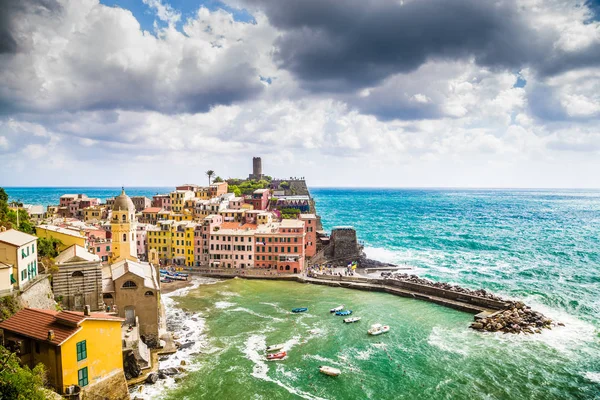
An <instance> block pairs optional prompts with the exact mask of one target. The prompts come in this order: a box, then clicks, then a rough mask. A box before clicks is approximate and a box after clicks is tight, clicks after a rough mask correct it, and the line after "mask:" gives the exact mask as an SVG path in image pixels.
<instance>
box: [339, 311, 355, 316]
mask: <svg viewBox="0 0 600 400" xmlns="http://www.w3.org/2000/svg"><path fill="white" fill-rule="evenodd" d="M350 314H352V310H344V311H336V312H335V315H340V316H345V315H350Z"/></svg>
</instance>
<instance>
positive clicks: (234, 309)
mask: <svg viewBox="0 0 600 400" xmlns="http://www.w3.org/2000/svg"><path fill="white" fill-rule="evenodd" d="M225 312H245V313H248V314H252V315H254V316H255V317H259V318H264V319H270V320H273V321H277V322H282V321H284V320H283V319H281V318H277V317H272V316H270V315H263V314H260V313H257V312H256V311H253V310H250V309H248V308H245V307H237V308H232V309H228V310H226V311H225Z"/></svg>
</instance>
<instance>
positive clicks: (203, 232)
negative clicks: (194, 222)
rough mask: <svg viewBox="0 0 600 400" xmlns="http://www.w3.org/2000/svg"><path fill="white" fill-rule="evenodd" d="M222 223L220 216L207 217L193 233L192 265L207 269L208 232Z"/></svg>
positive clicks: (208, 256) (208, 257) (208, 255)
mask: <svg viewBox="0 0 600 400" xmlns="http://www.w3.org/2000/svg"><path fill="white" fill-rule="evenodd" d="M222 223H223V217H222V216H221V215H209V216H207V217H206V218H204V220H203V221H202V224H201V225H198V226H196V230H195V232H194V261H195V262H194V264H195V265H197V266H205V267H207V266H208V265H209V262H210V254H209V253H210V232H212V231H213V229H214V228H215V227H217V226H220V225H221V224H222Z"/></svg>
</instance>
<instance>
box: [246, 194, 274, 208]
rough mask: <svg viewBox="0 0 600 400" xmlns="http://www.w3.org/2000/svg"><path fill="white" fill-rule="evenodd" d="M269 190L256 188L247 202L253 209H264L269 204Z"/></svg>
mask: <svg viewBox="0 0 600 400" xmlns="http://www.w3.org/2000/svg"><path fill="white" fill-rule="evenodd" d="M270 196H271V191H270V190H269V189H256V190H255V191H254V192H253V193H252V198H251V199H250V200H249V202H250V203H251V204H252V206H253V207H254V209H255V210H266V209H267V206H268V205H269V199H270Z"/></svg>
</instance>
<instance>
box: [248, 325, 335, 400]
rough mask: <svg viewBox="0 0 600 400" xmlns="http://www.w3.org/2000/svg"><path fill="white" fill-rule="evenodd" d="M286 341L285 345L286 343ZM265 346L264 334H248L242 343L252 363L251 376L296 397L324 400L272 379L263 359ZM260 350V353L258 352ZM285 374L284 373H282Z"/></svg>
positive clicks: (279, 366)
mask: <svg viewBox="0 0 600 400" xmlns="http://www.w3.org/2000/svg"><path fill="white" fill-rule="evenodd" d="M293 340H294V339H291V340H289V341H288V342H291V341H293ZM288 342H286V345H287V343H288ZM265 348H266V342H265V336H264V335H250V337H248V339H247V340H246V342H245V343H244V347H243V348H242V352H243V353H244V355H245V356H246V358H247V359H248V360H250V361H252V362H253V363H254V366H253V368H252V376H253V377H254V378H256V379H260V380H263V381H266V382H272V383H274V384H276V385H278V386H279V387H281V388H283V389H285V390H287V391H288V392H289V393H291V394H294V395H296V396H298V397H301V398H303V399H308V400H325V399H323V398H321V397H317V396H314V395H312V394H310V393H307V392H303V391H301V390H300V389H297V388H295V387H293V386H290V385H286V384H285V383H283V382H281V381H279V380H277V379H273V378H271V377H270V376H269V375H268V372H269V365H268V364H267V363H266V361H265V356H264V354H261V353H263V352H264V349H265ZM259 351H260V353H259ZM276 368H284V367H283V366H281V364H278V366H277V367H276ZM284 376H285V374H284Z"/></svg>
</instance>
